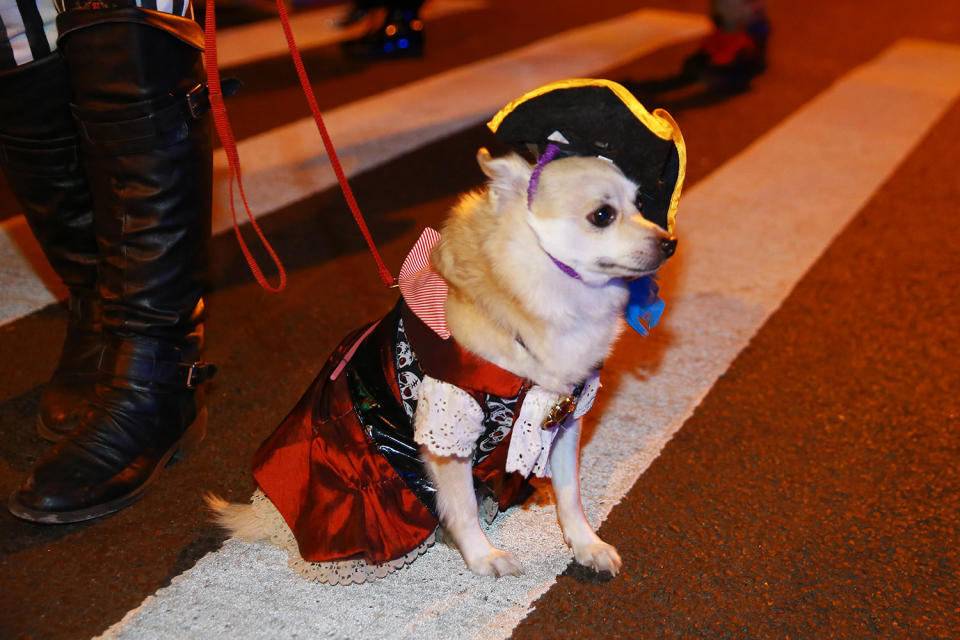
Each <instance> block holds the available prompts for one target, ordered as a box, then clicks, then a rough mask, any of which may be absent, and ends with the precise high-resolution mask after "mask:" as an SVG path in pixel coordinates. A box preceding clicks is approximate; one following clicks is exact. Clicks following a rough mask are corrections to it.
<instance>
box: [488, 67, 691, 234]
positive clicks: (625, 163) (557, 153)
mask: <svg viewBox="0 0 960 640" xmlns="http://www.w3.org/2000/svg"><path fill="white" fill-rule="evenodd" d="M487 126H488V127H489V128H490V130H491V131H493V132H494V133H495V134H496V135H497V137H498V138H499V139H500V140H501V141H503V142H505V143H506V144H508V145H509V146H511V147H512V148H514V149H516V150H517V151H521V152H522V151H525V150H530V149H532V150H533V151H535V153H536V154H537V156H538V157H541V158H542V157H543V156H544V154H545V153H548V149H549V157H557V158H562V157H566V156H599V157H603V158H606V159H608V160H610V161H612V162H613V163H614V164H615V165H616V166H617V167H619V169H620V170H621V171H622V172H623V174H624V175H626V176H627V177H628V178H630V179H631V180H633V181H634V182H636V183H637V185H639V188H638V191H637V202H638V205H640V211H641V213H642V214H643V217H644V218H646V219H647V220H649V221H651V222H653V223H654V224H656V225H658V226H660V227H661V228H663V229H664V230H666V231H667V232H668V233H670V234H672V233H673V229H674V221H675V219H676V215H677V203H678V201H679V200H680V189H681V187H682V186H683V177H684V173H685V169H686V164H687V152H686V147H685V146H684V144H683V136H682V135H681V133H680V128H679V127H678V126H677V124H676V123H675V122H674V121H673V118H671V117H670V114H668V113H667V112H666V111H664V110H663V109H656V110H654V112H653V113H652V114H651V113H650V112H648V111H647V110H646V109H645V108H644V107H643V105H642V104H640V102H639V101H638V100H637V99H636V98H635V97H633V95H632V94H631V93H630V92H629V91H627V90H626V89H625V88H624V87H623V86H621V85H619V84H617V83H616V82H611V81H609V80H594V79H574V80H562V81H560V82H554V83H551V84H548V85H545V86H542V87H540V88H539V89H534V90H533V91H531V92H529V93H527V94H525V95H523V96H521V97H520V98H517V99H516V100H514V101H513V102H511V103H510V104H508V105H507V106H505V107H504V108H503V109H501V110H500V111H499V112H498V113H497V115H495V116H494V117H493V119H492V120H491V121H490V122H488V123H487Z"/></svg>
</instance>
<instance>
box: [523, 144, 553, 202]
mask: <svg viewBox="0 0 960 640" xmlns="http://www.w3.org/2000/svg"><path fill="white" fill-rule="evenodd" d="M558 153H560V147H558V146H557V145H555V144H548V145H547V148H546V149H545V150H544V152H543V155H542V156H540V159H539V160H537V166H536V168H535V169H534V170H533V173H532V174H530V185H529V186H528V187H527V208H528V209H529V208H530V207H532V206H533V194H535V193H536V192H537V186H538V185H539V184H540V173H541V172H542V171H543V168H544V167H545V166H546V165H547V163H548V162H550V161H551V160H553V159H554V158H556V157H557V154H558Z"/></svg>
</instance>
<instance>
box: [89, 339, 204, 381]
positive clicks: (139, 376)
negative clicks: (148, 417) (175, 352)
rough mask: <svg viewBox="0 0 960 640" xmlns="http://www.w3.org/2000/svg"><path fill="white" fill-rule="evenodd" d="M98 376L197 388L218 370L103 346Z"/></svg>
mask: <svg viewBox="0 0 960 640" xmlns="http://www.w3.org/2000/svg"><path fill="white" fill-rule="evenodd" d="M98 368H99V371H100V373H106V374H108V375H111V376H114V377H117V378H120V379H124V380H131V381H134V382H142V383H156V384H164V385H171V386H176V387H181V388H185V389H196V388H197V387H198V386H199V385H201V384H203V383H204V382H207V381H208V380H210V379H211V378H212V377H213V375H214V374H215V373H216V372H217V367H216V366H215V365H212V364H210V363H209V362H203V361H202V360H197V361H195V362H175V361H170V360H161V359H157V358H154V357H150V356H149V355H146V354H136V355H134V354H129V353H122V352H120V351H118V350H117V349H114V348H112V347H104V349H103V352H102V354H101V356H100V365H99V367H98Z"/></svg>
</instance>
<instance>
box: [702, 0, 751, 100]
mask: <svg viewBox="0 0 960 640" xmlns="http://www.w3.org/2000/svg"><path fill="white" fill-rule="evenodd" d="M710 16H711V18H712V19H713V23H714V25H715V27H714V30H713V32H712V33H710V34H709V35H707V36H706V37H705V38H704V39H703V41H702V42H701V43H700V48H699V49H698V50H697V51H696V52H695V53H694V54H693V55H691V56H690V57H689V58H687V60H686V61H685V62H684V71H685V72H686V73H687V74H688V75H691V76H693V77H697V78H699V79H701V80H704V81H706V82H707V83H708V84H711V85H717V86H719V87H721V88H727V89H733V90H738V89H743V88H746V87H747V86H748V85H749V82H750V78H752V77H753V76H756V75H757V74H760V73H762V72H763V71H764V70H765V69H766V48H767V38H768V37H769V35H770V23H769V21H768V20H767V15H766V8H765V3H764V2H763V0H711V3H710Z"/></svg>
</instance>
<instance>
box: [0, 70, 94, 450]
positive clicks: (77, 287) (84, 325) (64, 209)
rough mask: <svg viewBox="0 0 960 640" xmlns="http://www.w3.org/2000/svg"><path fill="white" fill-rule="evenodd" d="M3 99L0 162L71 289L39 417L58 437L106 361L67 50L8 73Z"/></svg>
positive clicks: (43, 429) (0, 85)
mask: <svg viewBox="0 0 960 640" xmlns="http://www.w3.org/2000/svg"><path fill="white" fill-rule="evenodd" d="M0 96H2V98H0V165H2V167H3V171H4V173H5V174H6V176H7V182H8V183H9V184H10V190H11V191H12V192H13V195H14V196H15V197H16V199H17V202H18V203H19V204H20V209H21V210H22V211H23V214H24V216H25V217H26V219H27V223H28V224H29V225H30V229H31V230H32V231H33V235H34V236H35V237H36V238H37V242H39V243H40V246H41V248H42V249H43V251H44V254H45V255H46V257H47V260H48V261H49V262H50V265H51V266H52V267H53V270H54V271H55V272H56V274H57V275H58V276H59V277H60V279H61V280H63V283H64V284H65V285H66V286H67V288H68V290H69V292H70V297H69V309H70V316H69V320H68V323H67V336H66V340H65V341H64V344H63V350H62V351H61V355H60V361H59V363H58V364H57V368H56V370H55V371H54V374H53V377H52V378H51V379H50V381H49V382H48V383H47V385H46V387H45V388H44V391H43V394H42V396H41V398H40V414H39V416H38V418H37V430H38V431H39V433H40V435H41V436H43V437H44V438H47V439H48V440H54V441H55V440H57V439H59V438H60V437H62V436H63V435H64V434H66V433H68V432H69V431H72V430H73V429H74V428H75V427H76V426H77V424H78V422H79V416H80V414H81V412H82V410H83V407H84V401H85V400H86V399H87V398H89V397H90V396H91V394H92V392H93V386H94V379H95V377H94V374H95V373H96V370H97V362H98V361H99V358H100V302H99V299H98V298H97V291H96V285H97V241H96V237H95V236H94V232H93V207H92V203H91V198H90V188H89V186H88V185H87V178H86V176H85V175H84V171H83V164H82V162H81V157H80V139H79V137H78V135H77V127H76V123H75V122H74V120H73V114H72V113H71V111H70V86H69V82H68V78H67V70H66V67H65V65H64V63H63V60H62V58H61V57H60V54H59V52H54V53H52V54H51V55H49V56H47V57H46V58H43V59H42V60H37V61H34V62H31V63H28V64H25V65H22V66H19V67H16V68H15V69H11V70H9V71H3V72H0Z"/></svg>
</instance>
